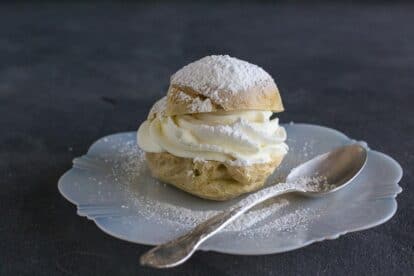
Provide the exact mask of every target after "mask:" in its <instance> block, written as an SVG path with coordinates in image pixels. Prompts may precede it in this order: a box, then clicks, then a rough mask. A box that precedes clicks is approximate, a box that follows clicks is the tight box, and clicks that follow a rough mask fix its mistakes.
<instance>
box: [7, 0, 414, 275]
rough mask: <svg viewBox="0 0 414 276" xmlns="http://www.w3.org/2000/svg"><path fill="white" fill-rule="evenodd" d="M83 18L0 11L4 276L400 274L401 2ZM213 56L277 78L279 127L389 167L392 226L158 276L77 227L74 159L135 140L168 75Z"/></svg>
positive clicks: (413, 84) (125, 9)
mask: <svg viewBox="0 0 414 276" xmlns="http://www.w3.org/2000/svg"><path fill="white" fill-rule="evenodd" d="M95 6H96V5H94V4H89V5H81V4H71V5H69V4H65V5H57V4H38V5H11V4H9V5H5V6H1V7H0V115H1V116H0V127H1V134H0V156H1V158H0V183H1V187H0V188H1V189H0V211H1V213H0V221H1V224H0V274H1V275H59V274H61V275H93V274H95V275H150V274H151V275H152V274H154V275H161V274H165V273H170V274H172V275H249V274H250V275H256V274H257V275H260V274H269V275H293V274H302V275H308V274H309V275H315V274H326V275H350V274H354V275H390V274H393V273H395V274H397V273H398V274H404V275H409V274H411V275H413V273H414V248H413V246H414V222H413V214H412V212H413V211H414V205H413V201H414V193H413V190H412V189H410V184H412V182H413V180H414V176H413V169H412V167H413V163H414V153H413V152H414V142H413V134H414V131H413V129H414V119H413V115H414V112H413V110H412V108H413V107H412V106H413V100H414V31H413V26H414V6H413V5H409V4H399V5H386V4H376V5H355V4H354V5H341V4H329V5H322V4H318V5H306V4H304V5H303V4H302V5H296V4H284V5H274V4H266V3H265V4H251V5H248V4H243V5H237V4H225V5H221V4H218V3H216V4H211V5H209V4H197V5H196V4H189V3H187V4H175V5H173V4H156V5H149V4H143V5H132V4H128V5H126V4H125V5H115V4H105V5H99V7H95ZM217 53H218V54H230V55H232V56H236V57H239V58H242V59H246V60H248V61H250V62H252V63H256V64H259V65H261V66H262V67H263V68H265V69H266V70H267V71H268V72H269V73H270V74H271V75H273V76H274V78H275V80H276V82H277V83H278V85H279V88H280V90H281V93H282V97H283V100H284V104H285V107H286V111H285V112H284V113H283V114H282V115H281V120H282V122H289V121H295V122H307V123H314V124H320V125H325V126H329V127H333V128H336V129H338V130H340V131H343V132H344V133H346V134H347V135H349V136H351V137H353V138H355V139H360V140H365V141H367V142H368V143H369V145H370V146H371V148H373V149H377V150H379V151H382V152H385V153H387V154H389V155H391V156H393V157H394V158H395V159H396V160H398V161H399V162H400V163H401V165H402V167H403V168H404V177H403V179H402V181H401V186H402V187H403V189H404V191H403V193H402V194H401V195H400V196H399V197H398V203H399V209H398V212H397V214H396V215H395V216H394V217H393V218H392V219H391V220H390V221H389V222H387V223H386V224H384V225H381V226H379V227H376V228H374V229H370V230H367V231H363V232H357V233H351V234H347V235H346V236H343V237H340V238H339V239H337V240H334V241H325V242H322V243H316V244H313V245H310V246H308V247H306V248H303V249H299V250H296V251H293V252H288V253H284V254H275V255H269V256H231V255H224V254H218V253H214V252H198V253H196V254H195V256H194V257H193V258H192V259H191V260H190V261H189V262H187V263H186V264H184V265H182V266H180V267H178V268H175V269H171V270H168V271H156V270H152V269H149V268H143V267H140V266H139V265H138V256H140V254H142V253H143V252H144V251H146V250H147V249H149V247H147V246H141V245H136V244H132V243H128V242H124V241H120V240H117V239H114V238H112V237H110V236H108V235H106V234H104V233H103V232H101V231H100V230H99V229H98V228H97V227H96V226H95V225H94V224H93V223H92V222H91V221H88V220H86V219H85V218H81V217H78V216H77V215H76V208H75V206H73V205H72V204H70V203H69V202H67V201H66V200H64V199H63V198H62V197H61V196H60V194H59V193H58V191H57V187H56V184H57V181H58V179H59V177H60V175H62V174H63V173H64V172H65V171H66V170H67V169H69V168H70V167H71V160H72V159H73V158H74V157H76V156H79V155H82V154H83V153H85V152H86V150H87V148H88V146H89V145H90V144H91V143H92V142H93V141H95V140H96V139H98V138H100V137H102V136H104V135H108V134H111V133H115V132H120V131H128V130H135V129H137V127H138V125H139V124H140V122H142V120H144V118H145V116H146V114H147V112H148V109H149V107H150V106H151V104H152V103H153V102H154V101H155V100H156V99H157V98H159V97H160V96H161V95H163V94H164V93H165V91H166V88H167V86H168V82H169V76H170V75H171V74H172V73H173V72H175V71H176V70H177V69H179V68H180V67H181V66H183V65H184V64H186V63H188V62H190V61H192V60H195V59H198V58H200V57H202V56H205V55H208V54H217Z"/></svg>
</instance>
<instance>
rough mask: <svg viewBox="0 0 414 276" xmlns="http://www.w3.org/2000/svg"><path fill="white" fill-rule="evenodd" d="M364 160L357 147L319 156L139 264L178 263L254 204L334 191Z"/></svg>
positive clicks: (155, 250)
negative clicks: (272, 199)
mask: <svg viewBox="0 0 414 276" xmlns="http://www.w3.org/2000/svg"><path fill="white" fill-rule="evenodd" d="M366 160H367V151H366V150H365V148H363V147H362V146H360V145H359V144H353V145H348V146H343V147H340V148H337V149H335V150H333V151H330V152H327V153H325V154H322V155H319V156H317V157H315V158H313V159H311V160H309V161H307V162H305V163H303V164H301V165H299V166H298V167H296V168H295V169H293V170H292V171H291V172H290V173H289V175H288V176H287V178H286V183H282V184H277V185H274V186H271V187H269V188H265V189H262V190H260V191H258V192H256V193H253V194H250V195H249V196H247V197H246V198H244V199H243V200H241V201H240V202H239V203H238V204H237V205H236V206H234V207H232V208H231V209H229V210H226V211H223V212H222V213H219V214H218V215H215V216H213V217H211V218H209V219H207V220H206V221H204V222H203V223H201V224H200V225H198V226H197V227H195V228H194V229H193V230H191V231H189V232H188V233H186V234H184V235H182V236H180V237H178V238H176V239H174V240H172V241H169V242H167V243H164V244H161V245H158V246H156V247H154V248H153V249H151V250H150V251H148V252H147V253H145V254H144V255H142V256H141V258H140V262H141V264H142V265H147V266H151V267H156V268H168V267H174V266H177V265H179V264H182V263H183V262H185V261H186V260H187V259H188V258H190V257H191V255H192V254H193V253H194V252H195V251H196V249H197V248H198V247H199V246H200V245H201V244H202V243H203V242H204V241H205V240H207V239H208V238H210V237H211V236H213V235H214V234H216V233H217V232H219V231H220V230H221V229H223V228H224V227H225V226H226V225H228V224H229V223H231V222H232V221H234V220H235V219H236V218H238V217H239V216H241V215H242V214H243V213H245V212H246V211H248V210H249V209H251V208H252V207H254V206H256V205H257V204H259V203H262V202H263V201H266V200H267V199H269V198H272V197H275V196H279V195H281V194H285V193H290V192H297V193H300V194H302V195H305V196H311V197H321V196H325V195H327V194H330V193H333V192H335V191H338V190H339V189H342V188H344V187H345V186H346V185H347V184H349V183H350V182H351V180H353V179H354V178H355V177H356V176H357V175H358V174H359V172H360V171H361V170H362V168H363V167H364V165H365V163H366ZM321 180H322V181H321Z"/></svg>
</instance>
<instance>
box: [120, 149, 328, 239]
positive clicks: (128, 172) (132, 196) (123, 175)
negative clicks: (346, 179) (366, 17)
mask: <svg viewBox="0 0 414 276" xmlns="http://www.w3.org/2000/svg"><path fill="white" fill-rule="evenodd" d="M116 150H117V151H118V154H119V155H120V156H122V157H123V158H122V159H121V160H122V161H119V162H117V163H115V164H113V167H112V168H113V174H114V176H115V177H114V179H117V182H118V184H119V185H121V186H122V189H123V191H124V193H125V194H126V198H127V202H126V203H125V205H123V206H124V207H125V208H130V207H129V206H133V208H131V209H134V210H138V211H137V212H139V215H141V216H143V217H146V218H150V219H151V220H156V221H159V222H160V223H162V222H164V221H168V222H169V223H171V224H173V225H174V224H176V225H177V229H178V228H182V227H184V228H186V229H188V230H189V229H191V228H193V227H195V226H196V225H198V224H200V223H201V222H203V221H205V220H206V219H208V218H210V217H212V216H214V215H216V214H218V213H219V212H221V210H214V209H211V210H196V209H191V208H187V207H184V206H179V205H176V204H172V203H169V202H167V201H162V200H159V199H158V200H155V199H153V198H152V197H151V196H148V195H146V194H145V193H142V190H143V189H144V190H145V186H146V185H158V186H159V188H160V189H169V188H170V187H168V186H167V184H161V182H159V181H158V180H156V179H154V178H151V177H149V175H150V172H149V169H148V167H147V165H146V162H145V153H144V152H143V151H142V150H141V149H140V148H138V146H137V145H136V143H135V141H129V142H127V143H124V144H122V145H118V147H117V149H116ZM278 177H279V178H280V176H278ZM140 179H146V181H145V183H143V182H142V181H140ZM147 179H151V181H148V180H147ZM275 181H277V178H275V177H272V178H271V179H270V180H269V183H277V182H275ZM170 189H171V188H170ZM199 200H203V199H199ZM291 200H292V199H291V198H289V197H276V198H272V199H269V200H267V201H266V202H264V203H262V204H260V205H259V206H256V207H254V208H253V209H252V210H250V211H249V212H247V213H245V214H243V215H242V216H241V217H239V218H238V219H236V220H235V221H234V222H232V223H231V224H230V225H228V226H226V227H225V228H224V229H223V230H222V231H224V232H229V231H234V232H238V234H239V235H248V236H255V235H269V234H271V233H272V232H274V231H293V230H294V229H295V228H297V227H306V226H307V222H308V221H310V220H311V219H313V218H315V217H317V216H319V215H320V210H317V209H309V208H303V209H297V210H295V211H294V212H288V210H287V209H288V207H289V205H290V204H291ZM178 226H180V227H178Z"/></svg>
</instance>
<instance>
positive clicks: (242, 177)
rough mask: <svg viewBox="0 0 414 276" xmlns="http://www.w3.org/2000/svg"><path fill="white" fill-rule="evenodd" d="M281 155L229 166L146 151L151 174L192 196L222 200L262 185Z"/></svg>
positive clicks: (279, 161)
mask: <svg viewBox="0 0 414 276" xmlns="http://www.w3.org/2000/svg"><path fill="white" fill-rule="evenodd" d="M283 157H284V155H279V156H275V157H274V159H273V160H272V161H271V162H268V163H261V164H254V165H250V166H232V165H229V164H226V163H222V162H218V161H198V160H196V159H191V158H182V157H177V156H174V155H171V154H169V153H167V152H162V153H149V152H147V153H146V159H147V163H148V166H149V168H150V170H151V173H152V175H153V176H154V177H155V178H157V179H159V180H161V181H163V182H166V183H169V184H171V185H173V186H175V187H177V188H179V189H181V190H184V191H186V192H188V193H191V194H193V195H195V196H198V197H201V198H205V199H210V200H217V201H224V200H228V199H232V198H235V197H238V196H240V195H242V194H245V193H249V192H252V191H256V190H258V189H259V188H261V187H263V185H264V183H265V181H266V179H267V178H268V176H269V175H271V174H272V173H273V171H274V170H275V169H276V168H277V167H278V166H279V165H280V163H281V162H282V159H283Z"/></svg>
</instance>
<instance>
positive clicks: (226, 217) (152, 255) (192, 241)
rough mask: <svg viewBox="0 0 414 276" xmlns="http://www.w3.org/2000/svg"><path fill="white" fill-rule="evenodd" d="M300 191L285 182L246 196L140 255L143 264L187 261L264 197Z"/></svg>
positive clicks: (161, 265) (156, 265)
mask: <svg viewBox="0 0 414 276" xmlns="http://www.w3.org/2000/svg"><path fill="white" fill-rule="evenodd" d="M294 191H297V190H296V189H293V188H291V187H286V186H284V185H280V188H278V185H276V186H272V187H269V188H266V189H262V190H260V191H258V192H256V193H253V194H251V195H249V196H247V197H246V198H245V199H243V200H241V201H240V202H239V203H238V204H237V205H236V206H234V207H232V208H231V209H229V210H226V211H223V212H221V213H219V214H217V215H215V216H213V217H211V218H209V219H207V220H206V221H204V222H203V223H201V224H199V225H198V226H196V227H195V228H194V229H193V230H190V231H189V232H187V233H186V234H184V235H182V236H180V237H178V238H176V239H174V240H171V241H169V242H167V243H164V244H160V245H158V246H156V247H154V248H153V249H151V250H150V251H148V252H147V253H145V254H144V255H142V256H141V258H140V262H141V264H142V265H147V266H151V267H156V268H167V267H174V266H177V265H179V264H181V263H183V262H185V261H186V260H187V259H188V258H190V257H191V255H192V254H193V253H194V252H195V251H196V249H197V248H198V247H199V246H200V245H201V244H202V243H203V242H204V241H205V240H207V239H208V238H210V237H211V236H213V235H214V234H216V233H217V232H219V231H220V230H221V229H223V228H224V227H225V226H226V225H228V224H229V223H231V222H232V221H234V220H235V219H236V218H238V217H239V216H241V215H242V214H243V213H245V212H246V211H248V210H249V209H251V208H252V207H254V206H256V205H257V204H259V203H262V202H263V201H265V200H267V199H269V198H272V197H275V196H278V195H281V194H285V193H289V192H294Z"/></svg>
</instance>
